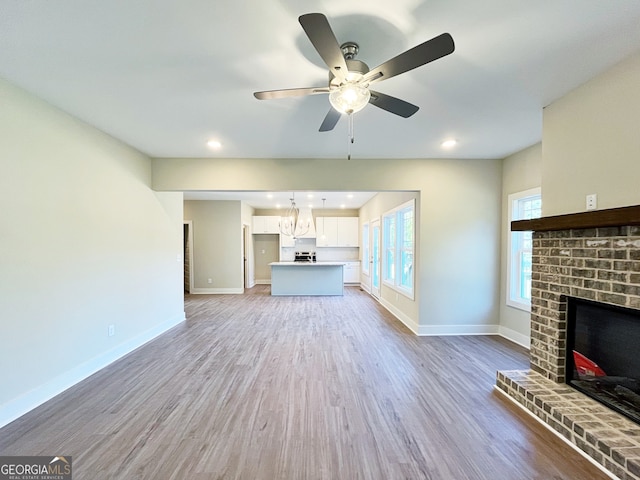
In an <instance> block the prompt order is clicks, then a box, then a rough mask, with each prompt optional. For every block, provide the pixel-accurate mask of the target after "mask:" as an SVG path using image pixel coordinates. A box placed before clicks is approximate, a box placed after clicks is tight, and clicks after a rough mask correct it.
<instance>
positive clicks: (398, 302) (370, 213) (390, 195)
mask: <svg viewBox="0 0 640 480" xmlns="http://www.w3.org/2000/svg"><path fill="white" fill-rule="evenodd" d="M411 200H414V201H415V205H416V224H415V232H416V239H415V242H416V249H415V251H414V263H415V264H416V265H419V264H420V258H421V257H420V194H419V192H380V193H378V194H377V195H376V196H375V197H373V198H372V199H371V200H369V201H368V202H367V203H366V204H365V205H363V206H362V208H361V209H360V235H362V226H363V224H364V223H366V222H369V223H371V222H372V221H374V220H379V221H380V229H381V231H382V228H383V227H382V215H384V214H385V213H387V212H389V211H390V210H393V209H394V208H396V207H398V206H400V205H402V204H404V203H406V202H409V201H411ZM372 234H373V232H372V231H371V228H369V237H370V239H371V238H372ZM369 244H370V245H371V244H372V240H371V241H370V243H369ZM381 246H382V245H381ZM371 253H372V252H370V254H371ZM364 261H366V259H363V258H362V249H361V251H360V262H364ZM418 273H419V272H416V274H418ZM371 275H372V274H370V276H371ZM361 277H362V275H361ZM380 279H381V281H380V301H381V303H382V304H383V305H384V306H385V307H387V308H388V309H389V310H391V311H392V312H393V313H394V314H395V315H397V316H398V317H400V318H401V319H402V320H403V322H404V323H405V324H406V325H407V326H408V327H409V328H410V329H411V330H413V331H414V332H416V333H420V325H419V322H418V318H419V315H420V289H419V288H416V290H415V295H414V298H413V299H411V298H409V297H407V296H404V295H402V294H401V293H398V294H397V295H396V291H395V290H393V289H391V288H389V287H388V286H386V285H385V284H384V282H382V271H381V272H380ZM418 280H419V276H417V277H416V279H415V281H416V282H417V281H418ZM370 281H371V279H370V278H369V279H368V280H367V282H366V283H367V284H369V283H370Z"/></svg>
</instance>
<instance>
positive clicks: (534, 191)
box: [505, 187, 542, 312]
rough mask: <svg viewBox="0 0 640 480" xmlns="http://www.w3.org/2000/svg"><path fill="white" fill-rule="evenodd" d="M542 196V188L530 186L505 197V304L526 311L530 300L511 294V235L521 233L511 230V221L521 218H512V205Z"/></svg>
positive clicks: (512, 272)
mask: <svg viewBox="0 0 640 480" xmlns="http://www.w3.org/2000/svg"><path fill="white" fill-rule="evenodd" d="M536 196H539V197H541V196H542V189H541V188H540V187H535V188H530V189H528V190H523V191H521V192H515V193H512V194H510V195H509V196H508V198H507V204H508V207H507V220H508V221H507V281H506V286H505V287H506V292H505V293H506V304H507V305H508V306H510V307H513V308H517V309H519V310H524V311H526V312H530V311H531V302H530V301H528V302H527V301H523V300H522V297H519V298H514V296H513V295H512V292H513V288H514V286H515V285H516V279H514V266H513V247H514V246H513V237H514V234H515V233H523V232H512V231H511V222H512V221H514V220H521V219H519V218H514V217H513V215H514V211H513V207H514V204H515V203H516V202H519V201H521V200H524V199H526V198H530V197H536Z"/></svg>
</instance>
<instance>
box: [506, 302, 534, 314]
mask: <svg viewBox="0 0 640 480" xmlns="http://www.w3.org/2000/svg"><path fill="white" fill-rule="evenodd" d="M507 306H508V307H513V308H517V309H518V310H524V311H525V312H529V313H530V312H531V304H530V303H525V302H516V301H514V300H507Z"/></svg>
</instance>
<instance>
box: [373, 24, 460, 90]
mask: <svg viewBox="0 0 640 480" xmlns="http://www.w3.org/2000/svg"><path fill="white" fill-rule="evenodd" d="M454 50H455V44H454V43H453V37H451V35H449V34H448V33H443V34H442V35H438V36H437V37H434V38H432V39H431V40H427V41H426V42H424V43H421V44H420V45H418V46H416V47H413V48H411V49H409V50H407V51H406V52H403V53H401V54H400V55H398V56H396V57H393V58H392V59H391V60H388V61H386V62H385V63H383V64H382V65H378V66H377V67H376V68H374V69H373V70H371V71H369V73H367V74H366V75H365V76H364V78H363V79H362V80H361V82H369V83H373V82H378V81H381V80H386V79H388V78H391V77H395V76H396V75H400V74H401V73H405V72H408V71H409V70H413V69H414V68H417V67H421V66H422V65H425V64H427V63H429V62H433V61H434V60H437V59H439V58H442V57H444V56H447V55H449V54H450V53H453V51H454Z"/></svg>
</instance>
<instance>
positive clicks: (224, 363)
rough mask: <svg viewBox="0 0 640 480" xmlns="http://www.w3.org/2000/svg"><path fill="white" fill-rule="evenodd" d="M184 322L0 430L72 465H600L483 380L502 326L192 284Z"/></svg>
mask: <svg viewBox="0 0 640 480" xmlns="http://www.w3.org/2000/svg"><path fill="white" fill-rule="evenodd" d="M185 309H186V312H187V321H186V322H185V323H184V324H183V325H180V326H178V327H176V328H174V329H172V330H171V331H169V332H167V333H166V334H164V335H162V336H161V337H159V338H158V339H156V340H154V341H153V342H150V343H149V344H147V345H145V346H143V347H142V348H140V349H138V350H136V351H135V352H133V353H131V354H130V355H128V356H126V357H124V358H123V359H121V360H120V361H118V362H116V363H114V364H112V365H111V366H109V367H108V368H106V369H104V370H102V371H100V372H98V373H97V374H95V375H93V376H92V377H90V378H89V379H87V380H86V381H84V382H82V383H80V384H78V385H76V386H75V387H73V388H71V389H69V390H68V391H66V392H64V393H63V394H61V395H59V396H57V397H56V398H54V399H53V400H51V401H49V402H47V403H46V404H44V405H42V406H41V407H39V408H37V409H36V410H34V411H32V412H30V413H28V414H27V415H25V416H23V417H21V418H20V419H18V420H16V421H15V422H13V423H11V424H10V425H8V426H6V427H4V428H3V429H1V430H0V454H1V455H71V456H73V467H74V479H77V480H80V479H265V480H266V479H296V480H298V479H348V480H354V479H376V480H378V479H384V480H392V479H456V480H459V479H492V480H493V479H556V480H559V479H567V480H569V479H571V480H574V479H606V478H608V477H607V476H606V475H604V474H603V473H601V472H600V471H599V470H598V469H596V468H595V467H594V466H593V465H591V464H590V463H589V462H588V461H587V460H585V459H583V458H582V457H580V456H579V455H578V454H577V453H575V452H573V451H572V450H571V449H570V448H569V447H567V446H565V445H564V444H563V443H562V442H560V441H559V440H558V439H556V438H555V437H554V436H553V435H551V434H550V433H549V432H547V431H546V430H545V429H544V428H542V427H541V426H539V425H538V424H537V423H535V422H533V421H532V420H531V419H529V418H528V417H527V416H526V415H525V414H523V413H521V412H520V411H519V410H517V409H516V407H514V406H512V405H511V404H510V403H508V402H507V401H506V400H503V399H502V397H499V396H498V395H497V394H495V393H494V392H493V386H494V384H495V374H496V370H498V369H503V370H510V369H524V368H527V367H528V360H527V353H526V350H524V349H523V348H521V347H518V346H514V345H513V344H511V343H510V342H508V341H506V340H503V339H500V338H498V337H482V336H475V337H417V336H415V335H413V334H412V333H411V332H409V331H408V330H407V329H406V328H405V327H404V326H403V325H402V324H401V323H400V322H399V321H397V320H396V319H395V318H393V317H392V316H391V315H390V314H389V313H388V312H386V310H384V309H383V308H382V307H381V306H380V305H379V304H378V303H377V302H375V301H374V300H372V299H371V297H369V296H368V295H367V294H366V293H364V292H362V291H361V290H360V289H358V288H356V287H351V288H347V289H346V292H345V296H344V297H271V296H270V295H269V289H268V286H258V287H255V288H253V289H251V290H250V291H249V292H248V293H247V294H245V295H206V296H205V295H193V296H187V298H186V299H185Z"/></svg>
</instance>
